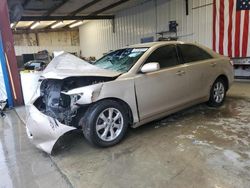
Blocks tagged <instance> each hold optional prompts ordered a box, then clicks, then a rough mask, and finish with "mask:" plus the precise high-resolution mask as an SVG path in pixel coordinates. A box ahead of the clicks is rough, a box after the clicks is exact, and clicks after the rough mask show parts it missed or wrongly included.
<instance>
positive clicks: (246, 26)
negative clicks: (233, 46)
mask: <svg viewBox="0 0 250 188" xmlns="http://www.w3.org/2000/svg"><path fill="white" fill-rule="evenodd" d="M244 12H245V16H244V29H243V36H242V57H246V56H247V48H248V32H249V11H248V10H245V11H244Z"/></svg>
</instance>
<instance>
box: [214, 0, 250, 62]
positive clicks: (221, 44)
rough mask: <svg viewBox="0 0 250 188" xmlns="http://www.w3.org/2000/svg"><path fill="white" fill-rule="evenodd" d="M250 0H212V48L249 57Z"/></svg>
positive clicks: (229, 54) (231, 55)
mask: <svg viewBox="0 0 250 188" xmlns="http://www.w3.org/2000/svg"><path fill="white" fill-rule="evenodd" d="M249 11H250V0H213V50H214V51H216V52H218V53H220V54H222V55H226V56H229V57H250V38H249V37H250V29H249V21H250V19H249Z"/></svg>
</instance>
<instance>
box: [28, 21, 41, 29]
mask: <svg viewBox="0 0 250 188" xmlns="http://www.w3.org/2000/svg"><path fill="white" fill-rule="evenodd" d="M39 25H40V22H36V23H34V24H32V26H31V27H30V29H35V28H36V27H37V26H39Z"/></svg>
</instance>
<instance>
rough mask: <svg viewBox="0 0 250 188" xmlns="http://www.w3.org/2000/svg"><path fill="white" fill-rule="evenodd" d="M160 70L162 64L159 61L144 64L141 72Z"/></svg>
mask: <svg viewBox="0 0 250 188" xmlns="http://www.w3.org/2000/svg"><path fill="white" fill-rule="evenodd" d="M158 70H160V64H159V63H157V62H152V63H147V64H145V65H143V66H142V68H141V72H142V73H148V72H154V71H158Z"/></svg>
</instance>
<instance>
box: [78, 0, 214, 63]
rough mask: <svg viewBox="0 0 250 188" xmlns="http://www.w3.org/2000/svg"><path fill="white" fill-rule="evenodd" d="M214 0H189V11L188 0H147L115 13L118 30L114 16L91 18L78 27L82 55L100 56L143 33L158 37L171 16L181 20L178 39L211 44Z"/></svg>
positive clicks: (139, 39)
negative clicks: (103, 18)
mask: <svg viewBox="0 0 250 188" xmlns="http://www.w3.org/2000/svg"><path fill="white" fill-rule="evenodd" d="M212 1H213V0H189V15H186V5H185V4H186V2H185V0H150V1H145V2H144V3H142V4H141V5H138V6H136V7H132V8H129V9H126V10H123V11H121V12H118V13H117V14H116V15H115V16H116V17H115V32H113V27H112V21H111V20H99V21H90V22H88V23H86V24H84V25H82V26H81V27H80V29H79V37H80V49H81V55H82V56H83V57H89V56H95V57H96V58H100V57H101V56H102V55H103V53H107V52H109V51H110V50H115V49H117V48H120V47H123V46H126V45H130V44H135V43H140V41H141V38H144V37H152V36H153V37H154V40H157V39H158V37H159V35H157V34H156V33H157V32H161V31H167V30H168V23H169V21H171V20H176V21H177V23H178V24H179V26H178V36H179V40H182V41H193V42H197V43H200V44H203V45H206V46H208V47H210V48H212V12H213V11H212V7H213V6H212ZM166 36H167V35H166Z"/></svg>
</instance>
